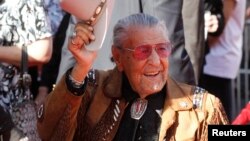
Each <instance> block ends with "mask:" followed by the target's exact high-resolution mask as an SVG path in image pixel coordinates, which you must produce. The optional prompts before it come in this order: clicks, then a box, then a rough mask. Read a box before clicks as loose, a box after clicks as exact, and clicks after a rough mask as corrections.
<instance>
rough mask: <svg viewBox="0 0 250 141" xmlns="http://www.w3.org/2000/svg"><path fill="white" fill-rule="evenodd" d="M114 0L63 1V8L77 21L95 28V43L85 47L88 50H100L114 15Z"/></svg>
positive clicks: (61, 3)
mask: <svg viewBox="0 0 250 141" xmlns="http://www.w3.org/2000/svg"><path fill="white" fill-rule="evenodd" d="M113 4H114V0H61V1H60V5H61V7H62V8H63V9H64V10H65V11H67V12H69V13H70V14H72V15H74V16H75V17H76V18H77V19H79V20H83V21H84V22H86V23H88V24H90V25H92V26H93V27H94V35H95V37H96V39H95V41H92V42H91V43H90V44H88V45H85V47H86V49H88V50H91V51H95V50H99V49H100V48H101V47H102V45H103V42H104V39H105V36H106V33H107V29H108V25H109V21H110V18H111V14H112V9H113Z"/></svg>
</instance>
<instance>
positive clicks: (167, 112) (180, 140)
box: [38, 68, 229, 141]
mask: <svg viewBox="0 0 250 141" xmlns="http://www.w3.org/2000/svg"><path fill="white" fill-rule="evenodd" d="M121 75H122V74H121V73H120V72H118V70H117V69H116V68H115V69H114V70H110V71H96V83H89V84H88V86H87V89H86V91H85V93H84V94H83V96H75V95H73V94H72V93H71V92H70V91H69V90H67V86H66V83H65V76H64V77H63V78H62V80H61V81H60V82H59V83H58V85H57V86H56V87H55V89H54V90H53V91H52V93H51V94H49V95H48V97H47V101H46V103H45V104H44V105H43V106H41V108H40V110H39V112H40V117H39V119H38V131H39V134H40V136H41V138H42V139H43V140H44V141H72V140H73V138H74V140H77V141H90V140H91V141H101V140H106V141H112V139H113V138H114V136H115V134H116V132H117V129H118V128H119V123H120V120H121V117H122V115H123V112H124V109H125V108H126V106H127V105H128V103H126V102H125V100H124V99H123V98H122V97H121V82H122V80H121V79H122V77H121ZM195 88H196V87H194V86H190V85H186V84H181V83H177V82H176V81H174V80H173V79H171V78H170V77H169V79H168V81H167V91H166V95H167V96H166V99H165V104H164V107H163V113H162V123H161V126H160V135H159V141H163V140H174V141H175V140H176V141H197V140H199V141H203V140H207V134H208V125H209V124H229V122H228V119H227V117H226V114H225V112H224V108H223V107H222V104H221V102H220V101H219V99H218V98H216V97H215V96H213V95H211V94H209V93H207V92H205V91H202V90H200V89H195ZM91 95H93V96H91ZM149 122H150V121H149Z"/></svg>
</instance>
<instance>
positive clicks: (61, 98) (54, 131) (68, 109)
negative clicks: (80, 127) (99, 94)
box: [37, 76, 83, 141]
mask: <svg viewBox="0 0 250 141" xmlns="http://www.w3.org/2000/svg"><path fill="white" fill-rule="evenodd" d="M82 98H83V96H75V95H73V94H71V92H70V91H69V90H68V89H67V86H66V83H65V76H63V77H62V79H61V81H60V82H59V83H58V84H57V86H56V87H55V89H54V90H53V91H52V92H51V93H50V94H49V95H48V97H47V98H46V102H45V103H44V104H43V105H42V106H43V108H42V107H40V109H39V110H38V111H40V113H41V116H40V117H38V122H37V127H38V132H39V135H40V137H41V138H42V140H44V141H48V140H60V141H63V140H67V141H69V140H72V139H73V135H74V132H75V129H76V121H77V113H78V109H79V107H80V105H81V101H82Z"/></svg>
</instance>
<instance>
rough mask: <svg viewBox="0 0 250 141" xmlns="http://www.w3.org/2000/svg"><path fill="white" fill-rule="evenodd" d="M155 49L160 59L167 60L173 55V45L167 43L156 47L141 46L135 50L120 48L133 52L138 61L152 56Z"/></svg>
mask: <svg viewBox="0 0 250 141" xmlns="http://www.w3.org/2000/svg"><path fill="white" fill-rule="evenodd" d="M153 48H154V49H155V51H156V52H157V54H158V55H159V57H160V58H167V57H168V56H169V55H170V53H171V49H172V44H171V43H169V42H167V43H159V44H155V45H141V46H138V47H136V48H134V49H131V48H120V49H125V50H127V51H132V52H133V56H134V58H135V59H137V60H145V59H147V58H148V57H149V56H150V55H151V53H152V50H153Z"/></svg>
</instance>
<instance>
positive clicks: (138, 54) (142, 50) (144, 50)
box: [134, 45, 152, 60]
mask: <svg viewBox="0 0 250 141" xmlns="http://www.w3.org/2000/svg"><path fill="white" fill-rule="evenodd" d="M151 52H152V47H151V46H150V45H142V46H139V47H136V48H135V52H134V57H135V58H136V59H138V60H144V59H147V58H148V57H149V55H150V54H151Z"/></svg>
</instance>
